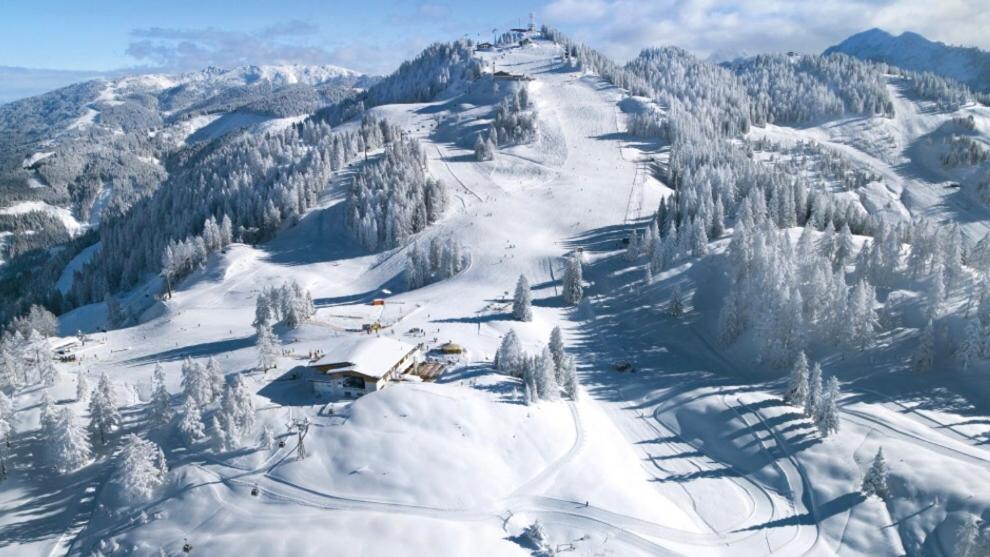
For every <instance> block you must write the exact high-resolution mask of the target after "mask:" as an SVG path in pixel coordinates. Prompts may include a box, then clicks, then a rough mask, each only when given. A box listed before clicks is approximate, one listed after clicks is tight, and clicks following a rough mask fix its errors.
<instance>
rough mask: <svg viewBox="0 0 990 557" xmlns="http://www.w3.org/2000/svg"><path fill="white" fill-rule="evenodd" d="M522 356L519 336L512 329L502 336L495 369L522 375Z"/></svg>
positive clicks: (517, 375) (496, 355) (515, 375)
mask: <svg viewBox="0 0 990 557" xmlns="http://www.w3.org/2000/svg"><path fill="white" fill-rule="evenodd" d="M522 357H523V354H522V347H521V346H520V345H519V338H518V337H517V336H516V332H515V331H513V330H510V331H509V332H508V333H506V334H505V336H504V337H502V344H500V345H499V347H498V352H496V354H495V369H497V370H499V371H501V372H503V373H507V374H509V375H512V376H514V377H522Z"/></svg>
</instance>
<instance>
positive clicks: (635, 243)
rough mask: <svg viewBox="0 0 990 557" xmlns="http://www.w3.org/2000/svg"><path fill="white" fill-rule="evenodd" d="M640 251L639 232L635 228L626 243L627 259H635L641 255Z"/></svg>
mask: <svg viewBox="0 0 990 557" xmlns="http://www.w3.org/2000/svg"><path fill="white" fill-rule="evenodd" d="M640 251H641V249H640V243H639V232H636V231H635V230H633V231H632V232H630V234H629V238H628V243H627V244H626V252H625V258H626V261H635V260H636V258H637V257H639V254H640Z"/></svg>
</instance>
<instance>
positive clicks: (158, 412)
mask: <svg viewBox="0 0 990 557" xmlns="http://www.w3.org/2000/svg"><path fill="white" fill-rule="evenodd" d="M151 383H152V388H151V389H152V390H151V421H152V423H154V425H155V426H156V427H163V426H165V425H167V424H168V423H169V422H171V421H172V418H173V414H174V412H172V395H171V394H169V392H168V389H167V388H166V387H165V370H163V369H162V366H161V364H158V363H156V364H155V371H154V373H153V374H152V380H151Z"/></svg>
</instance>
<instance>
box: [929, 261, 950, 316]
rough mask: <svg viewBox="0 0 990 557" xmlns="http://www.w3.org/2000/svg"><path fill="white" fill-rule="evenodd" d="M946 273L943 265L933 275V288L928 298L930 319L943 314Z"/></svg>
mask: <svg viewBox="0 0 990 557" xmlns="http://www.w3.org/2000/svg"><path fill="white" fill-rule="evenodd" d="M945 299H946V291H945V273H944V272H942V269H941V267H940V266H939V267H937V268H936V269H935V273H934V276H933V277H932V288H931V291H930V296H929V300H928V319H930V320H934V319H938V318H939V316H940V315H942V306H943V305H944V304H945Z"/></svg>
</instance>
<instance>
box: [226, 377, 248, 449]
mask: <svg viewBox="0 0 990 557" xmlns="http://www.w3.org/2000/svg"><path fill="white" fill-rule="evenodd" d="M220 416H221V421H222V422H223V424H224V425H225V426H226V429H227V431H228V432H230V433H232V434H233V436H231V438H230V439H229V441H230V442H231V443H232V444H234V443H237V442H238V441H239V440H240V439H242V438H244V437H246V436H248V435H250V434H251V433H252V432H253V430H254V399H253V398H252V396H251V393H250V392H249V391H248V389H247V386H246V385H244V380H243V379H242V378H241V376H240V375H236V374H235V375H234V376H233V377H232V378H231V380H230V381H228V382H227V386H226V388H225V389H224V391H223V400H222V401H221V404H220Z"/></svg>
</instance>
